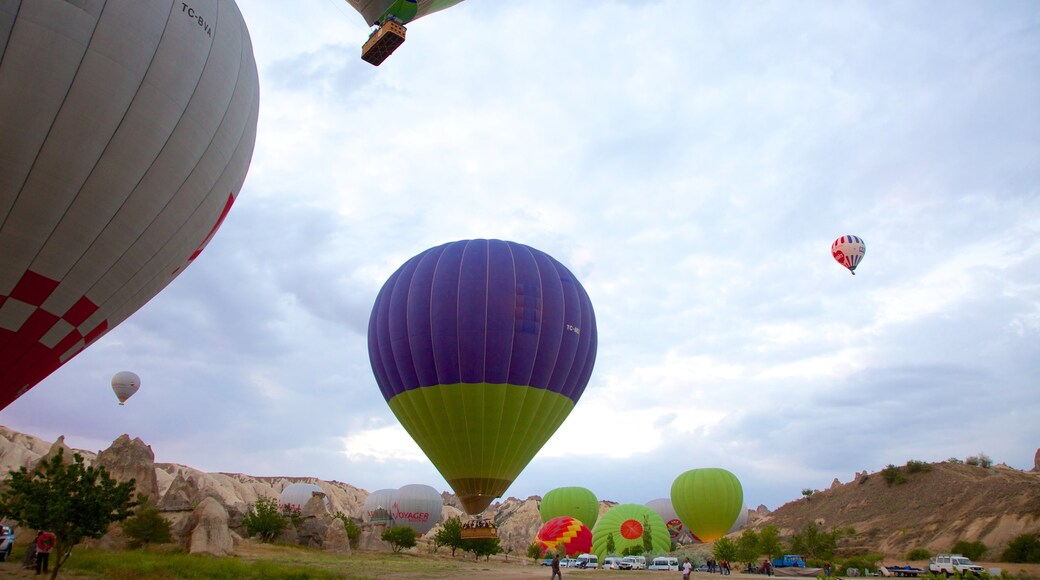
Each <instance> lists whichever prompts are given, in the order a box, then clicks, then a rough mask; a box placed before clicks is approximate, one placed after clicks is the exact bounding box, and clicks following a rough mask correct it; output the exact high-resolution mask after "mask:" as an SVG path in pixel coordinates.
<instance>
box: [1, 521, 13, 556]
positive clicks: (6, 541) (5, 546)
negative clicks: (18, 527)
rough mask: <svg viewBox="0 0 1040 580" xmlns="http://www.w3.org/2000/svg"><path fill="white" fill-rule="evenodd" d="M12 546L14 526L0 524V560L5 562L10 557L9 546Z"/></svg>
mask: <svg viewBox="0 0 1040 580" xmlns="http://www.w3.org/2000/svg"><path fill="white" fill-rule="evenodd" d="M13 547H14V528H12V527H11V526H2V525H0V562H6V561H7V559H8V558H9V557H11V548H13Z"/></svg>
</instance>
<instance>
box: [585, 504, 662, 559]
mask: <svg viewBox="0 0 1040 580" xmlns="http://www.w3.org/2000/svg"><path fill="white" fill-rule="evenodd" d="M644 532H647V533H649V534H650V538H651V541H652V546H653V547H652V549H651V550H650V551H651V552H655V553H663V552H667V551H669V550H670V549H671V547H672V545H671V544H672V543H671V539H669V537H668V528H667V527H666V526H665V523H664V520H662V519H661V516H659V515H657V514H656V513H654V511H653V510H652V509H650V508H648V507H646V506H642V505H639V504H634V503H623V504H620V505H616V506H614V507H612V508H610V509H609V510H607V511H606V513H604V514H603V515H602V516H601V517H600V518H599V521H598V522H596V527H595V528H594V529H593V530H592V551H593V553H595V554H596V556H598V557H599V559H600V560H603V558H605V557H607V556H609V555H610V554H608V553H607V542H608V539H609V538H613V539H614V552H615V553H617V554H621V553H624V551H625V549H626V548H630V547H638V548H640V549H641V550H642V548H643V533H644Z"/></svg>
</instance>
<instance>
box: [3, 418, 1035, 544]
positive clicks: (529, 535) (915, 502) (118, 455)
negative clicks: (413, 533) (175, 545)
mask: <svg viewBox="0 0 1040 580" xmlns="http://www.w3.org/2000/svg"><path fill="white" fill-rule="evenodd" d="M57 447H65V448H66V449H67V451H66V454H67V455H68V456H71V452H70V451H71V450H68V448H67V446H65V443H64V440H63V439H62V438H59V439H58V441H56V442H54V443H53V444H52V443H47V442H45V441H43V440H41V439H38V438H36V437H32V436H31V435H25V434H22V433H18V432H16V431H12V430H10V429H7V428H6V427H3V426H0V473H6V472H7V471H8V470H11V469H18V468H20V467H31V466H32V465H34V464H35V463H36V462H37V461H39V459H40V458H41V457H44V456H45V455H46V454H47V453H50V452H53V450H55V449H56V448H57ZM75 451H76V452H78V453H80V454H81V455H83V456H84V458H85V459H86V460H87V461H88V462H90V463H97V464H100V465H104V466H105V468H106V469H107V470H108V471H109V472H110V473H111V474H113V476H114V477H116V478H117V479H120V480H124V481H125V480H128V479H130V478H131V477H132V478H134V479H135V480H136V481H137V486H138V491H140V492H142V493H145V494H147V495H150V496H151V497H154V498H158V499H157V503H158V505H159V507H160V508H161V509H163V510H164V511H165V512H166V514H167V516H168V517H170V518H171V519H172V520H174V521H175V523H176V522H180V521H183V522H187V521H189V518H190V517H192V514H193V510H194V509H195V508H196V507H197V506H199V505H200V504H201V503H202V502H203V501H205V500H206V499H207V498H212V499H213V500H215V501H216V503H218V504H220V505H221V506H223V508H224V509H225V510H226V512H227V525H228V526H229V527H230V528H231V529H233V530H234V529H238V528H239V527H240V525H241V518H242V516H244V514H245V513H246V510H247V508H248V507H249V505H251V504H252V503H253V502H255V501H256V499H257V498H258V497H275V498H276V497H278V495H279V494H280V493H281V491H282V490H283V489H285V487H286V486H288V485H289V484H292V483H297V482H306V483H313V484H316V485H318V486H320V487H321V488H322V489H323V490H324V491H325V494H326V496H327V498H328V500H329V508H330V509H331V511H332V512H333V513H336V512H342V513H345V514H347V515H349V516H351V517H352V518H355V519H358V520H360V519H361V515H362V511H363V507H364V503H365V499H366V498H367V497H368V491H366V490H363V489H360V488H357V487H354V486H352V485H350V484H347V483H342V482H338V481H323V480H319V479H315V478H306V477H254V476H250V475H245V474H241V473H206V472H202V471H199V470H196V469H193V468H191V467H187V466H183V465H177V464H173V463H154V454H153V453H152V451H151V448H150V447H148V446H147V445H146V444H145V443H144V442H142V441H141V440H140V439H133V440H131V439H130V437H129V436H128V435H122V436H120V437H119V438H118V439H116V440H115V441H114V442H113V443H112V446H111V447H109V449H106V450H103V451H98V452H96V453H95V452H89V451H80V450H75ZM1038 463H1040V454H1038ZM930 466H931V469H930V470H928V471H925V472H919V473H912V474H909V473H908V474H905V477H906V482H905V483H902V484H892V485H890V484H888V483H886V482H885V480H884V478H883V477H882V476H881V475H880V474H878V473H874V474H867V473H862V474H858V475H857V476H856V478H855V479H854V481H852V482H850V483H846V484H841V483H840V482H839V481H837V480H835V482H834V484H833V485H832V486H831V488H830V489H828V490H825V491H819V492H816V493H815V494H813V495H812V496H811V497H810V498H809V499H804V498H803V499H799V500H797V501H792V502H790V503H787V504H785V505H783V506H781V507H780V508H778V509H777V510H776V511H774V512H772V513H770V512H768V510H766V509H765V508H764V507H760V508H759V509H758V510H753V511H752V512H751V514H750V519H749V523H748V525H749V526H750V527H752V528H761V527H762V526H764V525H767V524H772V525H775V526H777V527H778V528H780V530H781V534H782V535H783V536H784V537H790V536H791V535H792V534H794V533H795V532H797V531H800V530H802V529H804V528H805V526H806V524H808V523H810V522H816V523H817V524H818V525H820V526H821V527H823V528H824V529H825V530H830V529H834V528H835V527H839V526H840V527H852V528H853V529H854V530H855V534H854V535H853V536H852V537H851V538H848V539H846V540H845V544H844V545H845V547H846V548H849V549H856V548H861V549H865V550H869V551H871V552H881V553H883V554H886V555H890V556H893V557H896V556H899V557H901V556H902V555H904V554H905V553H906V552H907V551H908V550H910V549H912V548H917V547H923V548H926V549H929V550H931V551H933V552H937V551H941V550H946V549H949V547H950V546H951V545H952V544H953V543H954V542H955V541H957V540H967V541H976V540H979V541H982V542H983V543H984V544H986V545H987V546H989V547H990V548H994V549H995V550H1000V549H1002V548H1003V546H1004V545H1006V544H1007V542H1008V541H1009V540H1010V539H1011V538H1013V537H1015V536H1017V535H1019V534H1022V533H1036V534H1040V470H1034V471H1032V472H1024V471H1018V470H1015V469H1011V468H1009V467H1007V466H995V467H991V468H988V469H983V468H980V467H975V466H971V465H964V464H952V463H938V464H930ZM443 499H444V508H443V510H442V518H449V517H452V516H457V515H460V514H462V510H461V509H459V508H460V504H459V502H458V499H457V498H456V497H455V496H454V495H453V494H451V493H444V494H443ZM540 501H541V498H540V497H538V496H531V497H528V498H526V499H519V498H515V497H510V498H507V499H505V500H504V501H500V502H496V503H494V504H492V505H491V507H490V508H489V509H488V510H487V512H485V514H486V515H488V516H489V517H491V518H493V519H494V521H495V522H496V524H497V525H498V528H499V536H500V537H501V539H502V546H503V547H504V548H506V549H509V548H512V551H513V553H519V554H523V553H525V552H526V550H527V546H528V545H529V544H530V543H531V541H532V540H533V538H534V537H535V535H536V534H537V532H538V528H539V527H540V525H541V520H540V518H539V514H538V504H539V502H540ZM614 505H616V504H615V503H614V502H611V501H601V502H600V514H601V515H602V514H603V513H604V512H606V511H607V510H608V509H610V508H611V507H613V506H614ZM186 526H187V524H185V532H184V533H185V534H188V533H189V532H190V529H188V528H187V527H186ZM375 538H376V539H375V540H372V541H368V542H363V545H362V547H363V548H365V549H379V548H380V543H379V541H378V535H375ZM318 543H319V544H320V541H319V542H318ZM424 548H425V546H420V548H419V549H424Z"/></svg>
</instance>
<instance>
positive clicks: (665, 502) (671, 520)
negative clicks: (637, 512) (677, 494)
mask: <svg viewBox="0 0 1040 580" xmlns="http://www.w3.org/2000/svg"><path fill="white" fill-rule="evenodd" d="M646 507H648V508H650V509H652V510H654V513H656V514H657V515H659V516H661V519H662V520H664V525H665V527H666V528H668V537H669V538H671V540H672V541H673V542H682V541H684V540H692V539H693V538H692V537H691V536H690V532H689V530H687V529H686V526H684V525H683V523H682V520H681V519H679V514H677V513H676V512H675V508H674V507H672V500H670V499H668V498H659V499H655V500H651V501H648V502H647V503H646Z"/></svg>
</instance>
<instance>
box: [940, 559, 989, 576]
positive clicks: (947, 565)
mask: <svg viewBox="0 0 1040 580" xmlns="http://www.w3.org/2000/svg"><path fill="white" fill-rule="evenodd" d="M928 571H929V572H931V573H932V574H935V575H936V576H938V575H939V574H946V577H947V578H949V577H950V576H953V575H954V574H960V575H962V576H967V575H968V574H974V575H976V576H979V575H981V574H982V573H983V572H985V571H986V570H985V568H983V567H982V566H979V565H978V564H976V563H974V562H972V561H971V560H969V559H968V558H965V557H964V556H962V555H960V554H939V555H937V556H936V557H934V558H932V559H931V561H930V562H928Z"/></svg>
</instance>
